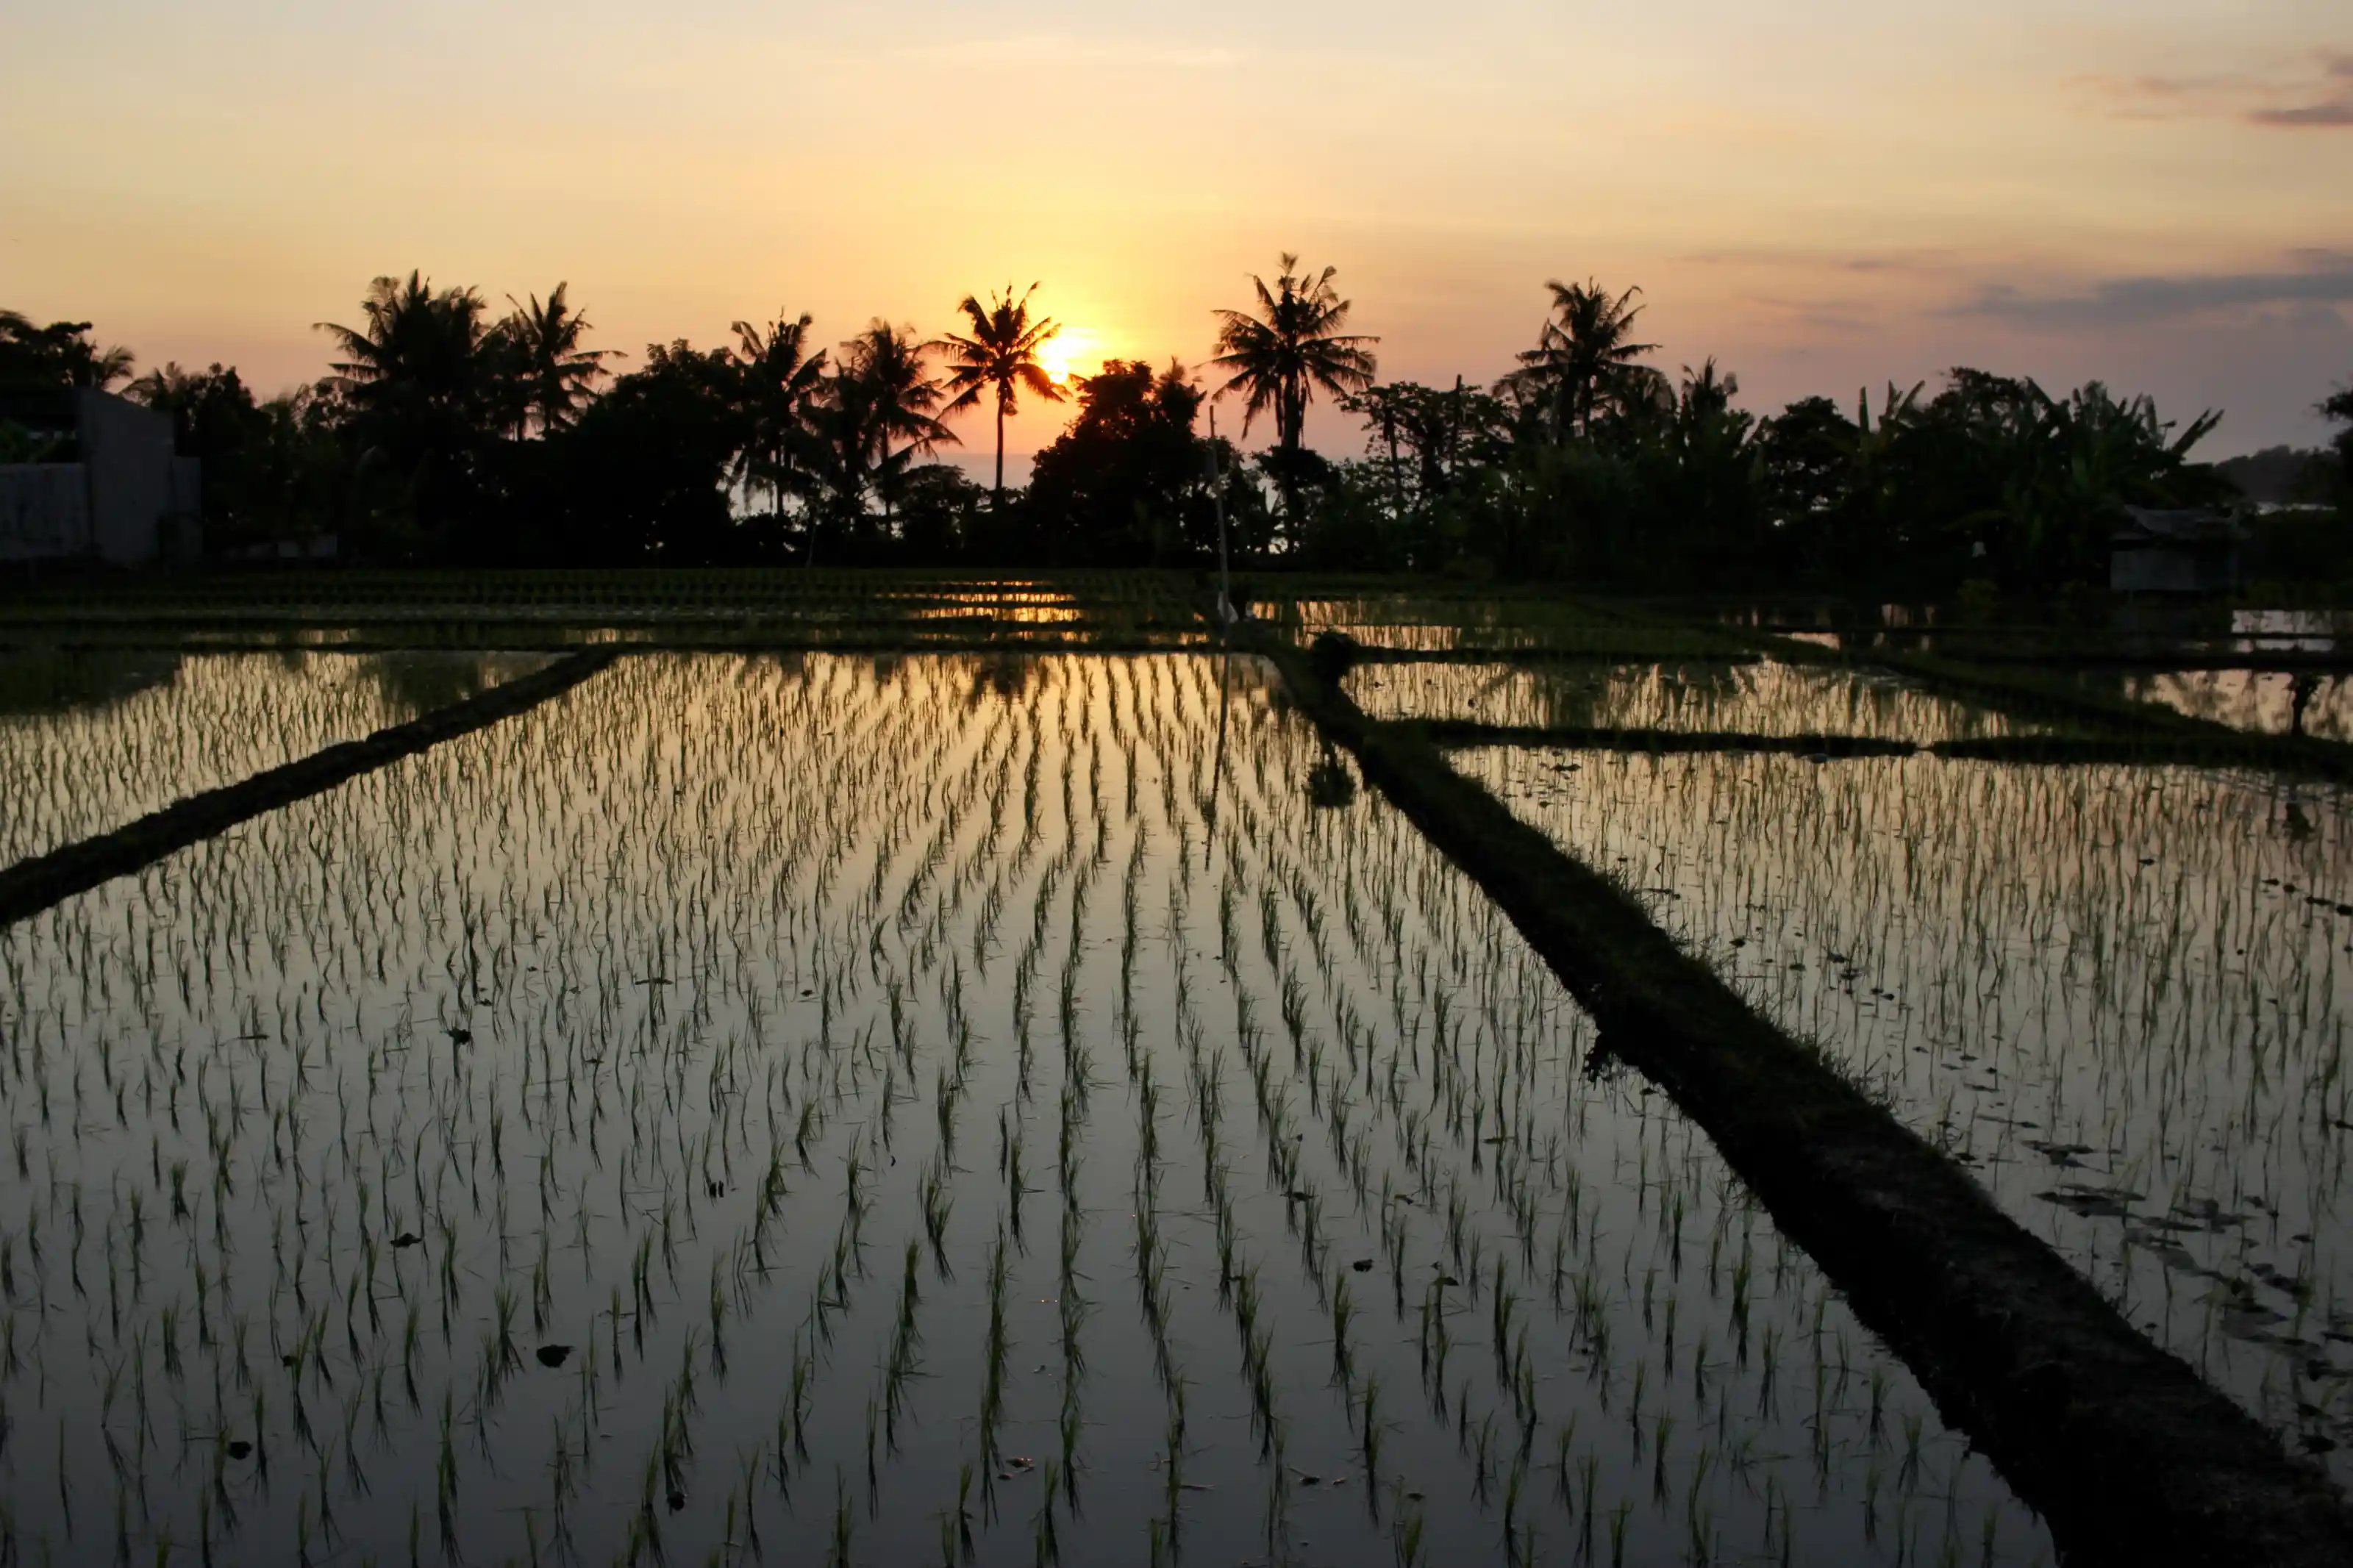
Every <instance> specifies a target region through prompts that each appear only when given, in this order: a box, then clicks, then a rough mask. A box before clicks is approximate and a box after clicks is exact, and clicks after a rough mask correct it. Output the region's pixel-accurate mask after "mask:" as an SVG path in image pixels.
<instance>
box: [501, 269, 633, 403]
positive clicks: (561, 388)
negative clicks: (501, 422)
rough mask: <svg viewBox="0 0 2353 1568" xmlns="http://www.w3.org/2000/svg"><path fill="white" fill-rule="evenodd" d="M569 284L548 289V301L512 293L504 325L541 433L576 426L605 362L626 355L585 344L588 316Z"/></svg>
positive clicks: (522, 390)
mask: <svg viewBox="0 0 2353 1568" xmlns="http://www.w3.org/2000/svg"><path fill="white" fill-rule="evenodd" d="M570 287H571V285H570V284H569V283H558V284H557V285H556V286H555V287H554V289H550V290H549V291H548V295H547V303H546V304H544V305H543V304H541V303H540V302H539V296H538V295H536V294H531V295H527V296H525V298H526V299H527V300H529V301H530V303H528V304H523V303H521V302H519V301H517V300H516V299H515V297H514V296H513V295H512V294H510V295H508V296H507V303H508V304H510V305H512V306H514V313H513V314H512V315H511V316H509V317H508V318H507V319H506V321H504V322H502V323H501V326H500V331H501V332H502V333H503V334H504V336H505V338H506V341H507V342H508V343H509V345H510V346H511V347H512V352H513V354H514V359H515V369H516V374H517V375H518V377H519V379H520V381H521V387H520V388H519V391H520V393H521V396H520V398H519V402H520V403H521V405H522V409H523V411H524V413H525V416H526V417H530V418H536V419H537V420H538V421H539V429H540V434H542V435H545V434H547V433H548V432H550V431H553V430H561V429H563V428H564V427H565V426H567V425H569V424H571V423H572V420H573V417H574V416H575V415H576V414H577V413H578V412H579V409H580V405H582V404H583V403H585V402H586V401H587V399H588V395H589V392H590V389H591V388H592V387H594V386H595V384H596V380H597V378H598V377H600V376H602V375H604V374H606V370H605V362H606V361H607V360H608V359H618V358H620V357H622V354H621V351H620V350H618V349H591V348H584V347H582V346H581V344H582V342H583V340H584V339H586V337H587V335H588V331H589V325H588V314H587V312H586V311H585V310H573V309H572V307H571V305H570V303H569V302H568V301H567V300H565V292H566V290H567V289H570Z"/></svg>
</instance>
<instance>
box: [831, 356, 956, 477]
mask: <svg viewBox="0 0 2353 1568" xmlns="http://www.w3.org/2000/svg"><path fill="white" fill-rule="evenodd" d="M841 363H842V366H843V368H844V369H845V370H846V371H847V372H848V373H849V374H850V375H851V376H852V377H853V378H855V379H856V381H857V382H858V383H859V384H860V389H861V393H862V395H863V397H864V399H865V402H866V405H867V423H868V425H869V426H870V427H871V438H872V442H873V452H872V460H873V464H874V476H875V486H874V488H875V490H876V493H877V494H878V495H879V496H880V497H881V501H882V510H883V515H884V517H885V518H888V517H889V515H890V513H891V510H892V506H893V504H894V503H895V502H896V500H897V499H898V492H899V489H900V481H901V480H902V479H903V478H904V477H905V475H906V472H907V469H908V468H909V466H910V465H911V463H912V462H913V459H914V458H918V457H929V456H931V455H932V454H933V453H934V452H936V451H938V450H939V449H940V447H944V446H947V445H949V444H951V443H955V441H956V434H955V431H953V430H951V429H949V428H948V427H947V426H945V425H944V424H942V423H941V421H940V418H939V409H940V398H941V395H942V394H941V390H940V386H939V384H938V383H937V382H935V381H934V380H933V379H932V375H931V367H930V365H928V364H927V363H924V358H923V345H922V344H921V343H918V342H916V341H915V334H914V331H913V329H912V328H903V329H902V328H899V327H894V326H892V324H891V323H890V322H888V321H882V320H881V319H880V318H879V317H878V318H877V319H876V320H874V321H871V322H869V323H868V324H867V328H866V330H865V331H862V332H860V333H859V334H858V335H857V336H856V337H854V338H852V339H850V340H849V342H846V343H844V344H842V345H841ZM899 443H904V445H899Z"/></svg>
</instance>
